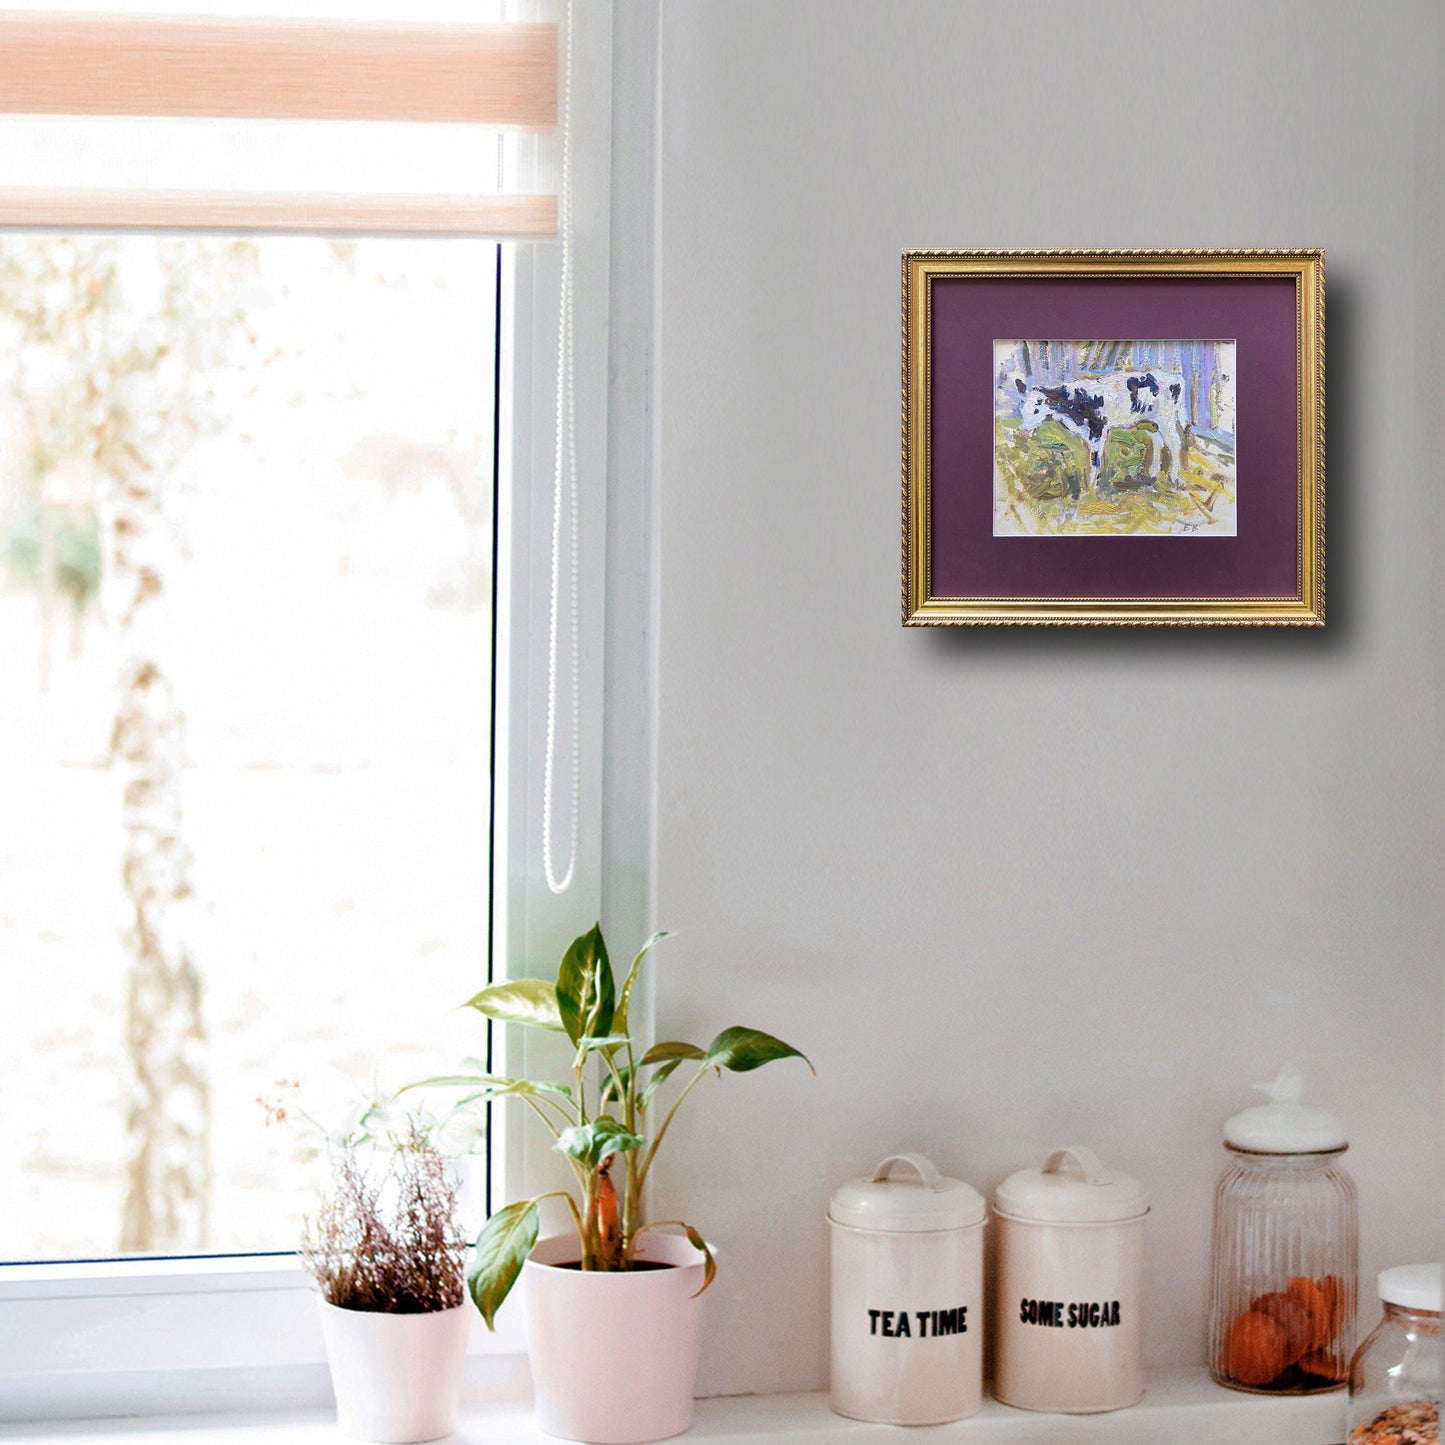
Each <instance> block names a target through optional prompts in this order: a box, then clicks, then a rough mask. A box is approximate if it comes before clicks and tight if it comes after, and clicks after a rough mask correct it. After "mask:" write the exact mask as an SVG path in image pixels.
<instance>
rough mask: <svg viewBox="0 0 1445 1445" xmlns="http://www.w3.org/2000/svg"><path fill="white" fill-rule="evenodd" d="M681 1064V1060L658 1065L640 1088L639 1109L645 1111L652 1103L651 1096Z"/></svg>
mask: <svg viewBox="0 0 1445 1445" xmlns="http://www.w3.org/2000/svg"><path fill="white" fill-rule="evenodd" d="M680 1063H682V1060H681V1059H669V1060H668V1061H667V1062H666V1063H665V1064H659V1065H658V1066H657V1070H656V1072H655V1073H654V1074H653V1076H652V1077H651V1078H650V1079H649V1080H648V1081H647V1082H646V1083H645V1084H644V1085H643V1086H642V1092H641V1093H640V1094H638V1096H637V1104H638V1107H639V1108H642V1109H646V1108H647V1106H648V1105H649V1104H650V1103H651V1102H652V1096H653V1095H654V1094H655V1093H656V1092H657V1091H658V1090H659V1089H660V1088H661V1087H662V1086H663V1085H664V1084H665V1083H666V1082H667V1080H668V1077H669V1075H671V1074H672V1072H673V1070H674V1069H676V1068H677V1066H678V1065H679V1064H680Z"/></svg>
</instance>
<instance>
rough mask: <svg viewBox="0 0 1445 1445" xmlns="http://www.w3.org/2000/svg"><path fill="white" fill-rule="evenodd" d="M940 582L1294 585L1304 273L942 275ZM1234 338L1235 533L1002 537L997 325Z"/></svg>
mask: <svg viewBox="0 0 1445 1445" xmlns="http://www.w3.org/2000/svg"><path fill="white" fill-rule="evenodd" d="M930 285H931V286H932V327H931V344H932V356H931V370H932V410H931V415H930V442H929V447H930V456H931V468H930V471H931V493H930V550H931V554H932V555H931V567H932V581H931V586H930V588H929V592H930V595H931V596H933V597H971V598H1004V597H1042V598H1079V597H1159V598H1186V599H1187V598H1194V597H1271V598H1273V597H1297V596H1298V595H1299V572H1298V565H1299V562H1298V559H1299V500H1298V499H1299V377H1298V362H1297V345H1298V343H1297V339H1296V327H1297V320H1296V300H1295V280H1294V278H1293V277H1292V276H1283V277H1275V276H1259V277H1233V276H1231V277H1214V276H1207V277H1172V276H1167V277H1166V276H1159V277H1154V276H1149V277H1142V278H1140V277H1129V278H1114V277H1073V276H1069V277H1063V276H1059V277H1054V276H1049V277H994V276H936V277H934V278H932V280H931V282H930ZM1021 336H1024V337H1072V338H1075V339H1078V340H1088V339H1105V338H1107V339H1126V340H1128V339H1134V340H1145V339H1150V340H1186V339H1196V338H1211V339H1216V340H1229V339H1233V340H1234V341H1236V342H1237V344H1238V350H1237V353H1236V356H1235V407H1236V423H1235V436H1236V443H1237V453H1236V455H1237V458H1238V463H1237V487H1238V496H1239V535H1238V536H1237V537H1189V538H1180V537H995V536H994V535H993V444H994V383H995V379H996V378H995V376H994V350H993V344H994V342H995V340H1005V339H1015V338H1018V337H1021Z"/></svg>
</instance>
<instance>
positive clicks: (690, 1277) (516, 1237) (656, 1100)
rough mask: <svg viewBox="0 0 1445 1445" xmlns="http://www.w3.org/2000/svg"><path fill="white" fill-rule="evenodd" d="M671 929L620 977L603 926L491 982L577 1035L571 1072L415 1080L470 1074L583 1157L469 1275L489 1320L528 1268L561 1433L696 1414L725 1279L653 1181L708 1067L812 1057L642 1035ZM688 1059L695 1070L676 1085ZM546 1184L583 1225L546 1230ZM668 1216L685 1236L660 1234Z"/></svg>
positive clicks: (500, 1227)
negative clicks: (638, 1003) (649, 992)
mask: <svg viewBox="0 0 1445 1445" xmlns="http://www.w3.org/2000/svg"><path fill="white" fill-rule="evenodd" d="M666 936H667V935H666V934H661V933H659V934H656V935H655V936H654V937H652V938H651V939H649V940H648V941H647V943H645V944H644V945H643V947H642V949H641V950H640V951H639V952H638V954H637V956H636V957H635V958H634V959H633V961H632V965H631V967H630V968H629V969H628V970H627V973H626V976H625V977H624V978H623V980H622V982H621V985H620V986H618V984H617V981H616V979H615V978H614V975H613V972H612V966H611V963H610V961H609V959H608V954H607V945H606V943H605V942H604V940H603V937H602V930H601V927H600V925H599V926H596V927H594V928H592V929H591V930H589V931H588V932H587V933H584V934H582V935H581V936H580V937H579V938H577V939H575V940H574V941H573V943H572V945H571V947H570V948H568V949H567V951H566V953H564V954H563V956H562V962H561V966H560V967H559V969H558V971H557V981H556V982H555V983H548V982H546V981H545V980H541V979H519V980H516V981H514V982H511V983H500V984H493V985H491V986H490V987H488V988H484V989H483V990H482V991H481V992H480V993H478V994H477V995H476V996H475V997H474V998H472V999H470V1000H469V1001H468V1006H469V1007H471V1008H474V1009H476V1010H477V1012H478V1013H481V1014H484V1015H486V1016H487V1017H488V1018H491V1019H496V1020H498V1021H499V1022H501V1023H508V1024H518V1025H521V1026H522V1027H525V1028H532V1029H542V1030H546V1031H548V1032H551V1033H554V1034H558V1035H563V1036H565V1038H566V1040H567V1041H568V1044H569V1045H570V1047H571V1050H572V1067H571V1072H570V1078H568V1079H567V1080H566V1081H565V1082H556V1081H550V1080H548V1081H534V1080H529V1079H520V1078H507V1077H501V1076H498V1075H493V1074H489V1073H486V1072H485V1071H484V1070H482V1069H480V1068H479V1069H478V1070H477V1071H475V1072H472V1073H465V1072H462V1073H457V1074H451V1075H445V1076H442V1077H439V1078H434V1079H429V1080H423V1081H421V1083H420V1084H419V1085H417V1086H415V1087H421V1086H422V1085H432V1086H446V1087H449V1088H450V1087H455V1088H461V1089H465V1090H467V1091H468V1092H467V1096H466V1097H467V1098H468V1099H469V1100H470V1101H471V1102H474V1103H475V1102H480V1101H482V1100H486V1099H494V1098H500V1097H503V1096H508V1095H514V1096H516V1097H518V1098H520V1099H521V1100H522V1101H523V1102H524V1103H525V1104H526V1105H527V1106H528V1107H529V1108H530V1109H531V1111H532V1113H533V1114H535V1115H536V1117H537V1118H538V1120H540V1122H541V1124H542V1126H543V1127H544V1128H545V1129H546V1130H547V1132H548V1133H549V1134H550V1135H551V1136H552V1140H553V1148H554V1149H555V1150H556V1151H557V1153H559V1154H560V1155H562V1157H563V1158H564V1159H565V1161H566V1164H567V1167H568V1169H569V1170H570V1173H571V1182H570V1187H569V1188H566V1189H558V1190H552V1191H549V1192H548V1193H545V1194H541V1195H538V1196H536V1197H535V1198H532V1199H521V1200H518V1201H516V1202H515V1203H513V1204H509V1205H507V1206H506V1207H505V1208H503V1209H499V1210H498V1211H497V1212H496V1213H495V1214H493V1215H492V1217H491V1218H490V1219H489V1220H488V1221H487V1224H486V1226H485V1227H484V1228H483V1229H482V1231H481V1233H480V1235H479V1236H478V1237H477V1241H476V1255H475V1258H474V1261H473V1264H472V1267H471V1270H470V1273H469V1274H468V1278H467V1285H468V1289H469V1291H470V1293H471V1297H472V1300H473V1301H474V1303H475V1304H476V1307H477V1309H478V1310H480V1311H481V1314H482V1317H483V1319H485V1320H486V1322H487V1326H488V1328H491V1327H492V1325H493V1321H494V1319H495V1317H496V1313H497V1310H498V1308H499V1307H500V1306H501V1304H502V1301H503V1300H505V1299H506V1298H507V1296H508V1294H509V1293H510V1291H511V1289H512V1287H513V1285H514V1284H515V1283H516V1282H517V1280H518V1278H519V1277H520V1278H522V1279H523V1280H524V1281H525V1294H526V1299H527V1306H528V1308H527V1329H528V1348H529V1353H530V1356H531V1363H532V1376H533V1383H534V1386H535V1389H536V1397H537V1418H538V1423H539V1424H540V1425H541V1427H542V1429H543V1430H544V1431H546V1433H548V1434H549V1435H556V1436H560V1437H561V1438H564V1439H571V1440H587V1441H593V1442H608V1445H619V1442H640V1441H649V1440H660V1439H664V1438H666V1437H667V1436H670V1435H676V1434H680V1433H681V1432H682V1431H683V1430H685V1429H687V1427H688V1425H689V1424H690V1423H691V1420H692V1393H693V1386H694V1383H695V1380H696V1375H697V1359H698V1351H699V1347H700V1341H701V1300H700V1298H699V1296H700V1295H701V1294H702V1292H703V1290H705V1289H706V1288H707V1287H708V1285H709V1284H711V1283H712V1280H713V1276H714V1273H715V1271H716V1261H715V1259H714V1256H713V1251H712V1250H711V1248H710V1247H709V1246H708V1244H707V1242H706V1241H705V1240H704V1238H703V1236H702V1235H701V1234H700V1233H699V1232H698V1231H697V1230H696V1229H694V1228H693V1226H692V1225H690V1224H688V1223H685V1222H684V1221H682V1220H676V1219H674V1220H654V1221H648V1220H647V1219H645V1217H644V1213H643V1190H644V1187H645V1185H646V1183H647V1179H648V1175H649V1174H650V1172H651V1170H652V1167H653V1165H654V1164H655V1162H656V1160H657V1153H658V1150H659V1148H660V1147H661V1145H662V1142H663V1140H664V1139H665V1138H666V1137H667V1133H668V1130H669V1128H670V1127H671V1125H672V1122H673V1120H674V1119H675V1118H676V1117H677V1113H678V1110H679V1109H680V1108H681V1106H682V1104H683V1103H684V1101H685V1100H686V1099H687V1098H688V1097H689V1096H690V1095H691V1094H692V1092H693V1090H694V1089H695V1088H696V1087H697V1085H698V1084H699V1083H701V1082H702V1080H703V1079H705V1078H707V1077H708V1076H709V1075H710V1074H713V1073H715V1072H716V1073H719V1074H720V1073H721V1071H722V1070H724V1069H727V1070H729V1071H731V1072H733V1073H746V1072H748V1071H750V1070H752V1069H756V1068H759V1067H761V1066H762V1065H763V1064H767V1063H771V1062H773V1061H774V1060H776V1059H786V1058H797V1059H803V1062H804V1063H808V1060H807V1059H806V1058H804V1056H803V1055H802V1054H801V1053H800V1052H799V1051H798V1050H797V1049H795V1048H793V1047H792V1045H791V1044H785V1043H784V1042H783V1041H782V1040H781V1039H778V1038H774V1037H773V1035H771V1034H767V1033H763V1032H762V1030H760V1029H750V1028H739V1027H733V1028H727V1029H724V1030H723V1031H722V1032H721V1033H720V1034H718V1035H717V1036H716V1038H714V1039H713V1040H712V1042H711V1043H710V1044H707V1045H705V1046H704V1045H699V1044H694V1043H686V1042H681V1041H678V1040H668V1041H666V1042H662V1043H654V1044H653V1045H652V1046H651V1047H650V1048H646V1049H643V1048H642V1047H641V1046H640V1045H639V1044H638V1043H636V1042H635V1041H634V1040H633V1037H632V1033H631V1006H632V999H633V992H634V989H635V988H636V985H637V980H638V975H639V972H640V970H641V967H642V962H643V959H644V958H645V957H646V956H647V954H648V952H649V951H650V950H651V949H652V947H653V945H654V944H656V943H657V942H659V941H660V940H661V939H662V938H664V937H666ZM684 1066H689V1067H690V1069H691V1072H690V1073H688V1072H687V1068H685V1067H684ZM808 1067H809V1068H810V1069H811V1068H812V1065H811V1064H810V1063H809V1064H808ZM680 1069H681V1070H683V1071H684V1073H687V1077H686V1078H685V1079H684V1080H683V1081H682V1082H681V1083H680V1084H679V1083H678V1082H677V1080H676V1079H675V1075H677V1073H678V1071H679V1070H680ZM669 1085H671V1087H670V1088H669V1087H668V1086H669ZM619 1176H620V1178H619ZM548 1198H561V1199H563V1200H565V1201H566V1203H567V1207H568V1209H569V1211H570V1213H571V1217H572V1223H573V1226H574V1232H573V1233H571V1234H564V1235H558V1236H553V1237H550V1238H547V1239H542V1240H540V1241H539V1240H538V1230H539V1218H540V1215H539V1206H540V1205H541V1203H542V1201H543V1200H545V1199H548ZM668 1227H672V1228H674V1229H678V1230H681V1231H682V1236H681V1237H680V1236H678V1235H676V1234H672V1235H669V1234H664V1233H661V1231H662V1230H663V1229H665V1228H668Z"/></svg>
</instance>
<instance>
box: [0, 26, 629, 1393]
mask: <svg viewBox="0 0 1445 1445" xmlns="http://www.w3.org/2000/svg"><path fill="white" fill-rule="evenodd" d="M612 10H613V7H612V0H587V3H586V4H583V5H578V6H577V7H576V9H575V12H574V16H573V23H574V25H575V33H574V36H573V42H572V45H573V53H574V77H573V89H572V117H573V127H574V132H573V134H574V139H573V165H574V171H575V179H574V182H573V194H572V207H571V214H572V222H573V225H572V231H571V234H570V237H569V245H570V247H571V254H572V260H573V267H574V278H575V295H576V305H575V336H576V419H577V456H578V474H579V488H580V499H579V500H580V507H579V512H580V517H579V527H580V532H579V547H578V555H579V557H580V559H581V560H580V576H579V578H578V599H579V613H580V617H581V628H580V638H579V641H580V656H581V668H580V697H581V717H580V719H579V720H578V731H577V736H578V738H579V739H580V740H581V741H580V747H581V769H580V770H581V779H582V785H581V796H580V798H579V800H578V805H579V844H578V857H577V864H576V875H575V879H574V881H573V884H572V886H571V888H570V889H569V890H568V891H567V893H566V894H565V895H562V896H561V897H556V896H553V895H552V894H551V892H550V890H549V889H548V887H547V884H546V881H545V878H544V876H543V870H542V863H541V846H542V845H541V793H542V758H543V747H544V739H545V730H546V721H547V719H546V711H547V707H546V699H547V636H548V616H549V608H550V584H551V553H552V535H551V533H552V484H553V436H554V420H553V411H554V403H553V398H554V396H555V389H556V365H557V362H556V353H557V346H556V336H557V332H556V323H557V293H558V279H559V277H558V270H559V251H558V247H557V245H556V244H555V243H550V244H549V243H543V244H540V245H527V246H516V245H508V246H506V247H504V251H503V265H504V267H505V268H506V270H505V274H504V283H503V296H504V297H508V296H510V298H511V301H512V305H511V306H510V307H509V308H507V310H506V311H505V312H504V316H503V344H502V366H503V377H504V380H503V388H504V389H503V407H502V415H501V427H500V435H499V438H498V442H499V456H500V459H501V460H500V465H501V470H502V475H503V477H504V478H507V479H508V484H506V485H504V486H502V487H501V488H499V506H498V514H497V517H496V518H495V526H496V527H497V529H498V538H499V547H498V575H497V598H498V601H497V612H496V616H495V618H494V627H495V629H496V635H497V649H498V660H497V695H496V698H495V704H494V705H495V709H496V733H495V747H496V772H495V775H494V780H493V786H494V790H495V793H496V800H495V809H496V811H495V827H494V834H493V839H492V847H493V850H494V860H495V861H494V870H493V871H494V875H495V880H496V881H495V885H494V886H495V923H494V932H493V939H492V950H493V959H494V965H493V967H494V972H495V974H496V976H497V977H503V976H508V975H515V974H520V973H523V972H526V971H528V970H529V968H530V969H531V970H532V971H536V972H545V967H546V963H547V961H548V960H550V961H551V965H552V966H553V967H555V960H556V959H557V958H558V957H559V956H560V953H561V950H562V949H563V948H564V947H565V946H566V943H567V942H568V941H570V939H571V938H572V937H573V936H575V934H576V933H577V932H578V931H580V929H582V928H586V927H589V926H590V925H591V923H592V922H593V921H594V920H595V919H596V918H597V917H598V916H599V915H600V912H601V896H602V890H601V839H602V823H601V813H602V721H603V671H602V657H603V643H604V603H605V589H604V572H605V568H604V553H605V539H606V496H607V486H606V458H607V454H608V445H607V412H608V407H607V394H608V375H607V372H608V299H607V297H608V275H609V239H610V238H609V229H610V185H611V182H610V160H611V157H610V147H611V110H612V80H611V77H612V33H613V24H612V20H613V16H612ZM507 312H509V313H510V314H507ZM508 375H509V379H510V386H508V385H507V379H508ZM567 551H568V549H567V548H566V547H565V546H564V549H563V553H564V556H565V555H566V553H567ZM564 581H565V579H564ZM564 596H565V592H564ZM565 614H566V608H565V607H564V608H563V615H564V617H565ZM559 654H560V656H561V657H562V658H563V659H565V657H566V655H567V649H566V648H565V646H564V647H563V648H561V649H559ZM563 681H564V686H563V687H562V688H560V689H559V692H560V693H561V694H562V696H564V697H565V696H566V693H567V689H566V687H565V677H564V679H563ZM561 721H562V725H561V727H559V729H558V739H559V745H558V746H559V751H558V769H557V774H558V780H559V786H558V808H557V814H558V819H557V823H556V826H555V828H554V833H555V838H556V846H557V848H558V850H559V851H560V850H561V849H562V848H564V847H565V842H566V839H567V836H568V831H569V829H568V813H567V806H568V803H569V801H570V800H569V799H568V798H567V796H566V794H567V786H566V785H567V780H568V777H569V774H570V764H569V761H568V756H567V751H566V750H567V748H568V746H569V745H570V737H569V733H570V728H569V727H568V725H567V720H566V718H565V716H564V717H563V719H562V720H561ZM524 960H525V961H528V962H527V964H526V965H524V964H523V961H524ZM504 1032H505V1031H500V1030H499V1031H498V1036H497V1037H496V1038H495V1040H494V1050H495V1053H494V1057H495V1058H496V1059H497V1060H498V1062H499V1065H500V1066H501V1067H507V1066H509V1065H510V1066H512V1067H515V1068H519V1069H520V1068H524V1067H525V1059H524V1058H519V1057H516V1045H515V1044H513V1045H512V1056H511V1057H509V1043H510V1041H508V1040H506V1039H504V1038H503V1037H502V1036H501V1035H502V1034H503V1033H504ZM490 1147H491V1149H492V1155H491V1160H492V1176H491V1177H492V1188H493V1203H494V1205H496V1204H500V1203H501V1202H504V1201H505V1200H507V1199H509V1198H514V1197H517V1196H518V1195H519V1194H521V1193H524V1192H529V1191H530V1192H535V1191H538V1190H541V1189H545V1188H548V1187H551V1186H550V1184H549V1183H547V1182H546V1181H547V1180H549V1179H551V1178H552V1177H553V1176H552V1173H551V1170H552V1168H553V1167H554V1166H555V1159H552V1158H550V1157H547V1151H546V1150H544V1149H541V1148H540V1147H538V1142H537V1141H536V1140H535V1139H533V1138H531V1137H530V1131H524V1130H521V1129H495V1128H494V1130H493V1138H492V1140H491V1141H490ZM313 1294H314V1291H313V1289H312V1286H311V1284H310V1281H309V1280H308V1279H307V1278H306V1276H305V1275H304V1274H303V1273H302V1271H301V1270H300V1268H299V1267H298V1266H297V1263H296V1261H295V1258H294V1256H292V1255H289V1254H280V1255H237V1256H198V1257H193V1258H185V1259H145V1258H141V1259H124V1260H111V1261H104V1262H98V1263H73V1262H72V1263H57V1264H26V1265H3V1266H0V1419H3V1420H7V1421H9V1420H21V1419H26V1420H45V1419H67V1418H68V1419H78V1418H90V1417H97V1416H106V1415H116V1414H136V1413H184V1412H196V1411H203V1412H212V1411H217V1410H222V1409H226V1408H231V1409H236V1408H244V1409H257V1410H259V1409H265V1408H288V1407H298V1406H303V1405H308V1404H319V1403H323V1402H325V1401H327V1400H329V1398H330V1392H329V1384H328V1380H327V1374H326V1368H325V1363H324V1361H325V1352H324V1347H323V1344H322V1339H321V1331H320V1322H319V1316H318V1312H317V1310H316V1307H315V1305H314V1303H313V1298H312V1297H313ZM518 1315H519V1311H518V1310H516V1309H515V1308H504V1309H503V1311H502V1313H501V1315H500V1316H499V1318H498V1328H497V1332H496V1333H495V1334H490V1333H488V1332H487V1330H486V1329H485V1327H484V1326H483V1324H482V1322H481V1319H480V1317H478V1318H477V1320H476V1321H475V1324H474V1329H473V1336H472V1344H471V1348H470V1358H469V1361H468V1374H467V1380H468V1390H469V1393H470V1394H471V1395H472V1396H473V1397H478V1396H481V1395H486V1396H492V1397H495V1398H508V1397H511V1396H514V1395H515V1394H516V1393H517V1391H518V1389H519V1380H521V1379H524V1378H525V1376H524V1375H523V1374H521V1372H520V1360H521V1352H522V1349H523V1345H522V1340H521V1331H520V1320H519V1318H518Z"/></svg>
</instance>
